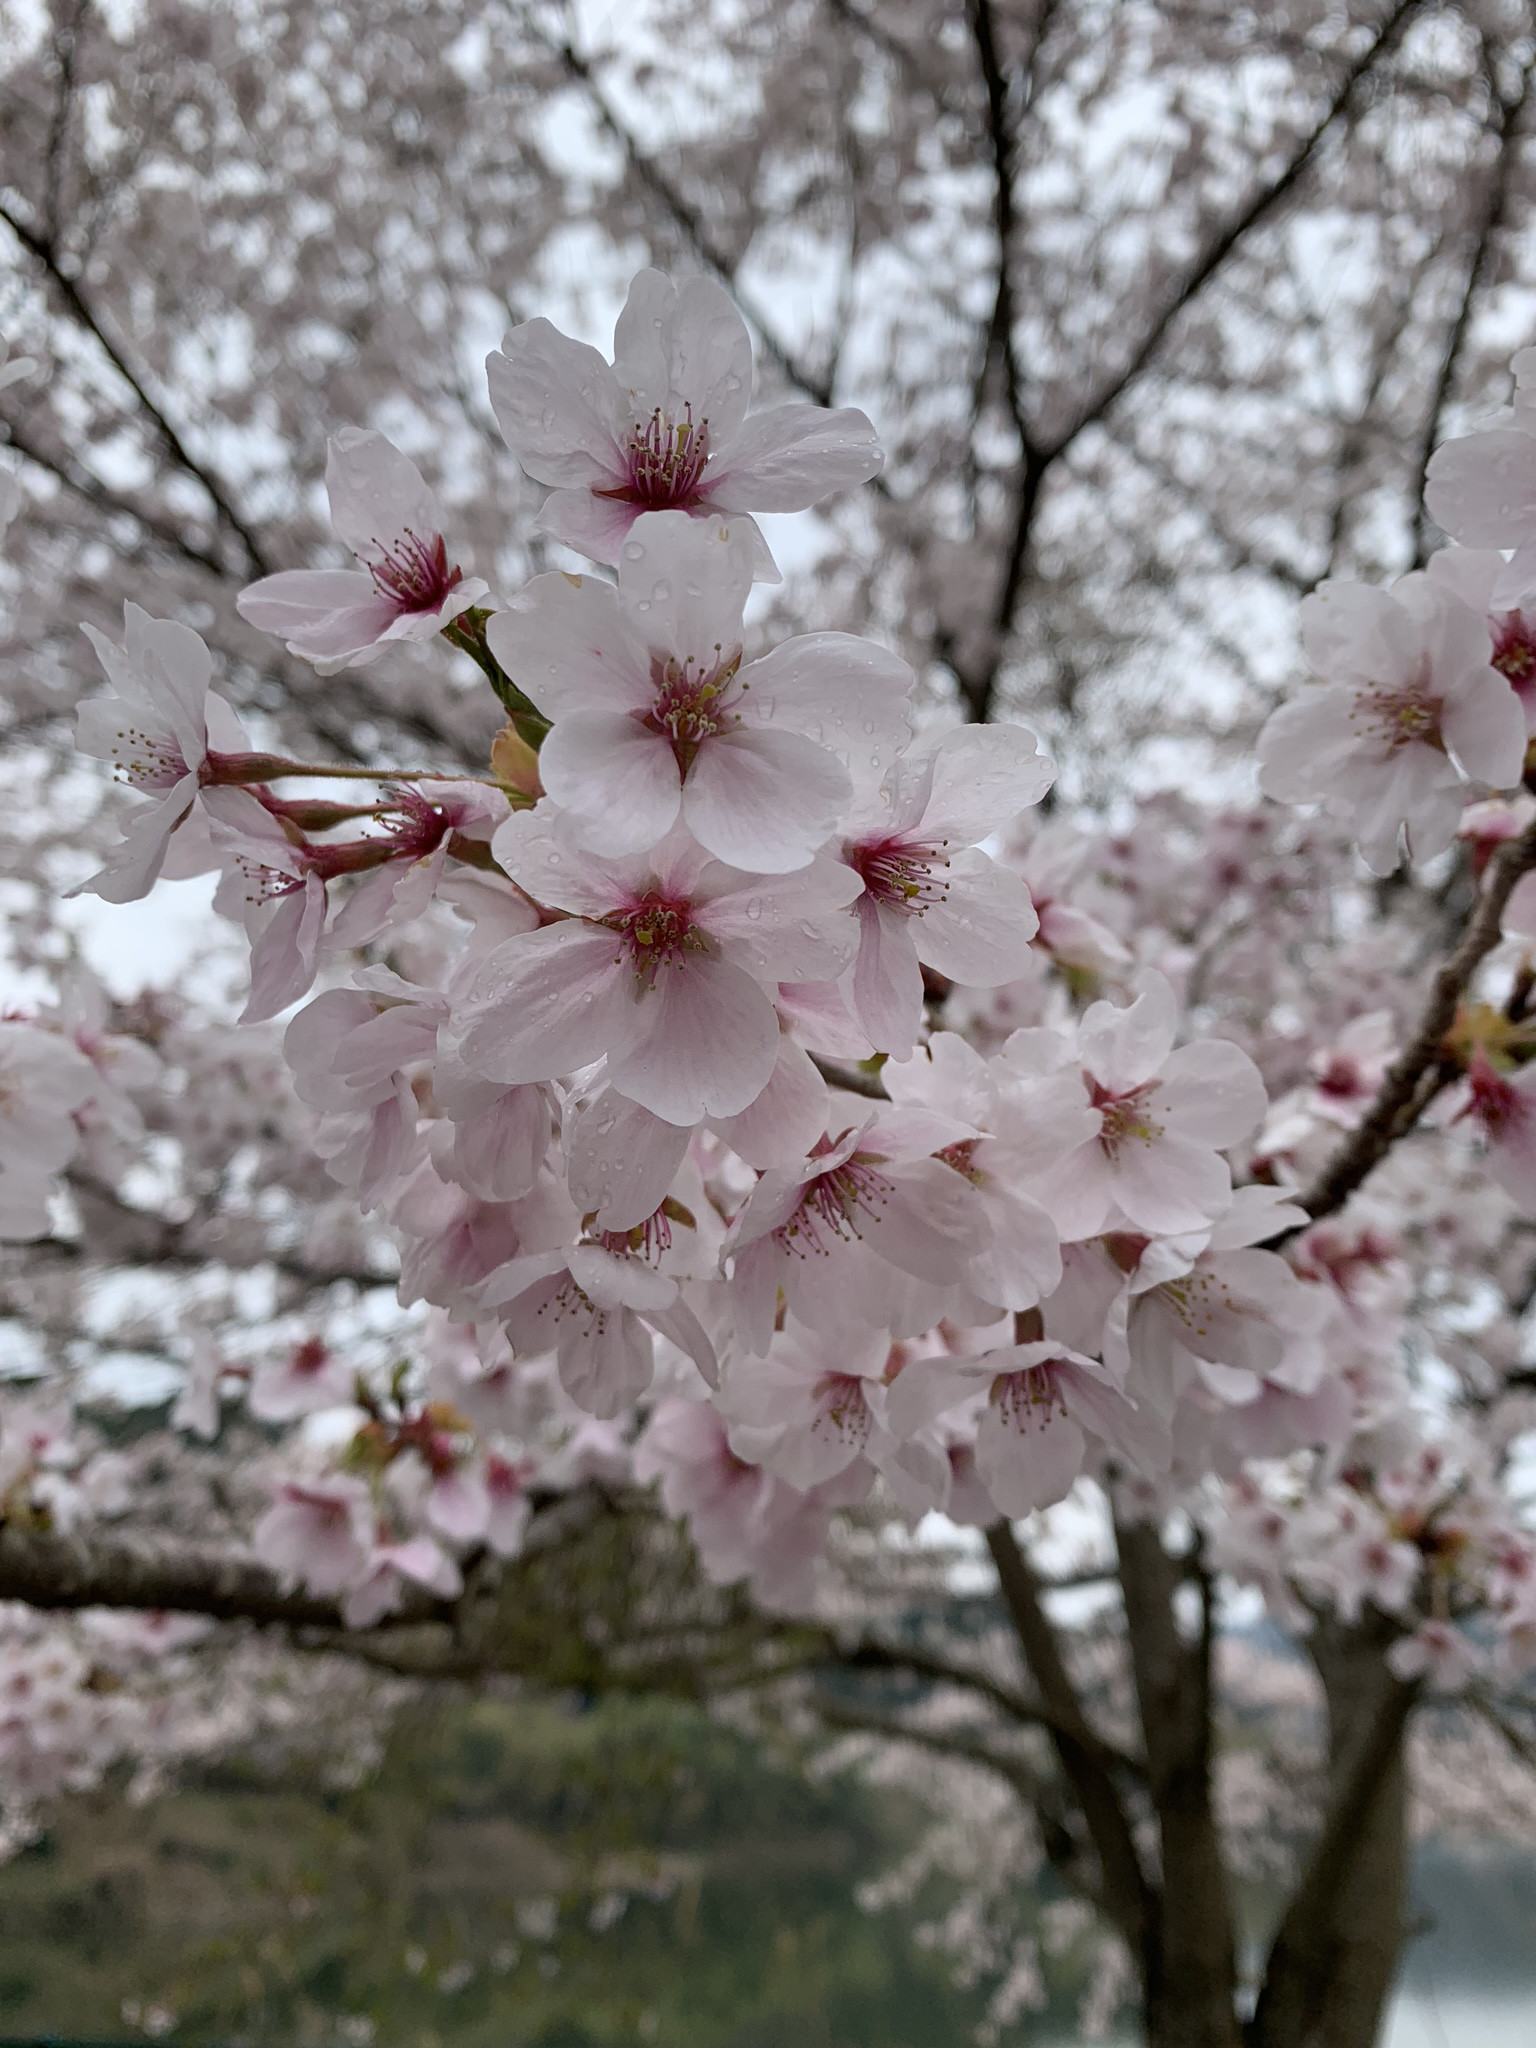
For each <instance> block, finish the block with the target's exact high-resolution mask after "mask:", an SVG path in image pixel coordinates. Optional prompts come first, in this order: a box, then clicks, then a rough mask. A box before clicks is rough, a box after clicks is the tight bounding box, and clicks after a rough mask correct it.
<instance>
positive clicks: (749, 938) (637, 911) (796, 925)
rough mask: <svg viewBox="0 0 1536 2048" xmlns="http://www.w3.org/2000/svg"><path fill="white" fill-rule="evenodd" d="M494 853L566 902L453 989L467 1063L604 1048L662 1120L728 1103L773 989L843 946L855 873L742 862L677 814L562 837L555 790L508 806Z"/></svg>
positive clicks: (632, 1094)
mask: <svg viewBox="0 0 1536 2048" xmlns="http://www.w3.org/2000/svg"><path fill="white" fill-rule="evenodd" d="M493 846H494V850H495V853H496V857H497V859H498V860H499V861H500V862H501V864H502V866H503V867H504V868H505V869H506V871H507V873H508V874H509V875H511V877H512V879H513V880H514V881H515V882H517V883H518V884H519V886H520V887H521V888H523V889H525V890H526V891H527V892H528V894H529V895H530V896H532V897H533V898H534V899H535V901H537V902H541V903H546V904H549V905H551V906H553V907H555V908H557V909H559V910H563V911H565V912H567V913H568V915H567V916H566V917H565V918H564V919H562V920H560V921H559V922H556V923H552V924H548V925H545V926H543V927H542V928H541V929H540V930H538V931H536V932H529V933H527V934H526V935H524V936H519V937H517V938H513V939H509V940H508V941H507V942H506V943H505V944H504V945H502V946H500V947H498V948H497V949H496V951H495V952H493V953H492V954H491V955H490V956H489V957H488V958H487V959H486V960H485V961H484V962H482V964H481V966H480V969H479V972H478V973H477V974H476V975H475V977H474V979H473V981H472V982H471V983H470V985H469V987H468V988H467V989H466V990H465V991H464V994H463V997H462V999H461V1002H460V1004H459V1006H458V1011H457V1028H458V1030H459V1033H460V1046H461V1050H462V1053H463V1058H464V1060H465V1063H466V1064H467V1065H468V1066H470V1067H473V1068H474V1069H476V1071H478V1072H480V1073H483V1074H486V1075H488V1076H489V1077H490V1078H491V1079H492V1080H496V1081H502V1082H509V1083H510V1082H516V1081H547V1080H551V1079H553V1078H554V1077H555V1076H556V1075H558V1074H565V1073H570V1072H572V1071H573V1070H574V1069H575V1068H577V1067H580V1066H584V1065H586V1064H587V1063H588V1062H589V1061H592V1060H596V1059H601V1058H602V1057H604V1055H606V1056H607V1060H608V1075H609V1079H610V1081H611V1083H612V1085H613V1086H614V1087H615V1088H617V1089H618V1091H619V1093H620V1094H621V1095H626V1096H628V1097H629V1098H630V1099H631V1100H632V1101H635V1102H638V1103H640V1104H641V1105H642V1106H643V1107H644V1108H646V1109H649V1110H650V1111H652V1112H653V1114H654V1115H656V1116H659V1117H661V1118H663V1119H664V1120H666V1121H667V1122H670V1123H677V1124H693V1123H697V1122H698V1121H699V1120H700V1119H701V1118H703V1117H706V1116H733V1115H735V1114H736V1113H737V1112H738V1111H740V1110H743V1109H745V1108H746V1107H747V1106H748V1104H749V1103H751V1102H752V1101H753V1100H754V1099H755V1098H756V1097H757V1096H758V1095H759V1094H761V1092H762V1090H763V1089H764V1088H765V1087H766V1086H767V1085H768V1082H769V1079H770V1077H771V1076H772V1074H773V1070H774V1066H775V1064H776V1062H777V1059H778V1051H779V1026H778V1019H777V1017H776V1015H775V1013H774V1007H773V998H772V990H773V988H774V986H775V984H776V983H778V982H779V981H821V980H825V979H827V978H829V977H830V976H833V975H835V974H836V973H837V972H838V970H839V969H840V968H841V967H842V965H843V964H844V962H845V961H846V960H847V959H848V957H849V955H850V953H851V952H852V950H853V943H854V933H853V928H852V925H851V924H850V922H849V920H848V919H847V917H846V916H845V915H844V914H843V913H844V912H845V911H846V909H847V906H848V905H849V904H850V903H851V902H852V900H853V899H854V897H855V896H856V895H857V894H858V885H857V883H856V882H855V881H854V879H853V877H852V876H850V875H849V874H848V873H847V871H846V870H845V869H843V868H841V867H840V866H839V865H838V864H837V863H836V862H835V861H830V860H818V861H817V862H815V863H814V865H812V866H809V867H805V868H801V869H800V870H798V871H797V872H796V873H794V874H789V875H752V874H745V873H743V872H741V871H740V870H739V869H736V868H730V867H726V866H725V865H724V864H723V863H721V862H719V861H716V860H711V859H710V858H709V856H708V855H707V854H706V853H705V852H704V850H703V849H702V848H701V847H700V846H698V845H697V844H696V843H695V842H694V841H693V840H691V839H690V838H689V837H688V836H687V834H686V833H685V832H682V831H681V830H679V831H677V832H675V833H673V834H672V835H671V836H670V837H669V838H668V839H667V840H665V841H664V842H663V843H662V844H661V845H660V846H659V847H657V848H655V849H654V851H653V852H651V853H649V854H645V855H636V856H634V857H633V858H631V859H629V860H606V859H603V858H601V857H599V856H598V855H596V854H590V853H587V852H585V851H583V850H581V849H580V848H578V847H575V846H573V845H570V844H568V843H567V842H566V840H565V838H564V836H563V835H562V832H561V829H560V820H559V817H558V814H557V813H556V812H555V810H554V807H553V806H552V805H548V804H545V805H541V806H540V807H539V809H538V810H537V811H535V812H525V813H523V814H521V815H519V816H515V817H512V818H509V819H508V820H507V822H506V824H505V825H503V826H502V827H501V829H500V831H499V832H498V833H497V835H496V838H495V840H494V842H493Z"/></svg>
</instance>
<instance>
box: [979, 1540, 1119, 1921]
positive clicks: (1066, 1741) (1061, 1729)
mask: <svg viewBox="0 0 1536 2048" xmlns="http://www.w3.org/2000/svg"><path fill="white" fill-rule="evenodd" d="M987 1548H988V1549H989V1550H990V1551H991V1553H992V1561H993V1563H994V1564H995V1565H996V1567H997V1578H998V1585H999V1587H1000V1588H1001V1591H1002V1595H1003V1601H1004V1604H1005V1605H1006V1607H1007V1609H1008V1613H1009V1616H1010V1618H1011V1619H1012V1621H1013V1625H1014V1630H1015V1632H1016V1634H1017V1635H1018V1639H1019V1647H1020V1649H1021V1650H1022V1652H1023V1655H1024V1662H1025V1664H1026V1666H1027V1667H1028V1669H1029V1672H1030V1675H1031V1677H1032V1678H1033V1679H1034V1681H1035V1684H1036V1685H1037V1686H1038V1687H1039V1689H1040V1696H1041V1698H1042V1699H1043V1700H1044V1702H1045V1704H1046V1706H1047V1708H1048V1709H1049V1710H1050V1712H1051V1715H1052V1717H1053V1719H1052V1726H1051V1731H1050V1733H1051V1741H1052V1744H1053V1745H1054V1747H1055V1750H1056V1756H1057V1760H1058V1761H1059V1763H1060V1764H1061V1768H1062V1771H1063V1773H1064V1775H1065V1776H1066V1779H1067V1781H1068V1783H1069V1784H1070V1785H1071V1787H1072V1790H1073V1793H1074V1795H1075V1796H1076V1799H1077V1803H1078V1806H1079V1808H1080V1810H1081V1812H1082V1816H1083V1820H1084V1822H1085V1824H1086V1826H1087V1829H1088V1833H1089V1835H1090V1837H1091V1839H1092V1841H1093V1846H1094V1849H1095V1850H1096V1852H1097V1854H1098V1858H1099V1866H1100V1869H1101V1872H1102V1883H1103V1900H1104V1910H1105V1912H1106V1913H1107V1914H1108V1916H1109V1918H1110V1920H1111V1921H1112V1922H1113V1924H1114V1926H1115V1928H1116V1929H1117V1931H1118V1932H1119V1933H1120V1934H1121V1935H1122V1936H1123V1938H1124V1939H1125V1941H1126V1943H1127V1945H1128V1946H1129V1947H1130V1949H1131V1952H1132V1954H1133V1955H1135V1956H1137V1957H1139V1958H1143V1959H1145V1956H1146V1952H1147V1942H1148V1939H1149V1936H1150V1934H1151V1931H1152V1928H1153V1925H1154V1922H1155V1918H1156V1910H1157V1900H1156V1895H1155V1893H1154V1892H1153V1889H1152V1887H1151V1885H1150V1884H1149V1883H1148V1881H1147V1876H1146V1872H1145V1871H1144V1870H1143V1869H1142V1865H1141V1858H1140V1856H1139V1855H1138V1854H1137V1850H1136V1842H1135V1837H1134V1836H1133V1835H1132V1833H1131V1824H1130V1820H1129V1818H1128V1816H1127V1814H1126V1811H1125V1808H1124V1806H1123V1805H1122V1804H1121V1800H1120V1795H1119V1793H1118V1791H1117V1790H1116V1788H1115V1782H1114V1779H1113V1777H1112V1775H1111V1773H1110V1771H1109V1769H1108V1768H1107V1766H1106V1765H1105V1763H1104V1761H1103V1756H1102V1744H1101V1743H1100V1742H1099V1738H1098V1737H1097V1736H1096V1735H1095V1734H1094V1732H1093V1730H1092V1728H1090V1726H1089V1725H1088V1721H1087V1717H1086V1716H1085V1715H1084V1713H1083V1709H1082V1704H1081V1702H1080V1701H1079V1699H1078V1697H1077V1690H1076V1688H1075V1687H1074V1685H1073V1683H1072V1680H1071V1678H1070V1677H1069V1676H1068V1673H1067V1668H1066V1665H1065V1664H1064V1663H1063V1661H1062V1656H1061V1649H1060V1646H1059V1644H1058V1643H1057V1640H1056V1632H1055V1630H1054V1629H1053V1628H1052V1626H1051V1624H1050V1621H1049V1620H1048V1618H1047V1616H1046V1613H1045V1610H1044V1608H1043V1607H1042V1606H1041V1604H1040V1592H1039V1587H1038V1585H1037V1583H1036V1580H1035V1576H1034V1572H1033V1570H1032V1569H1031V1567H1030V1564H1029V1562H1028V1560H1027V1559H1026V1557H1025V1555H1024V1553H1023V1551H1022V1550H1021V1549H1020V1548H1019V1544H1018V1541H1017V1539H1016V1538H1015V1536H1014V1533H1013V1530H1012V1528H1011V1527H1010V1526H1009V1524H1008V1523H1007V1522H994V1523H993V1524H992V1526H991V1528H990V1529H988V1531H987Z"/></svg>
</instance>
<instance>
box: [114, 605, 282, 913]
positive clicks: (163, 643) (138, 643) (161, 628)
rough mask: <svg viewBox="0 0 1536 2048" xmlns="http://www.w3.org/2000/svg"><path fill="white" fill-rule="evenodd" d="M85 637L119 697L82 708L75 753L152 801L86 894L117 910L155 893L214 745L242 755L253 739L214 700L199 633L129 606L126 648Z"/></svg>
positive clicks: (207, 775) (208, 658) (132, 818)
mask: <svg viewBox="0 0 1536 2048" xmlns="http://www.w3.org/2000/svg"><path fill="white" fill-rule="evenodd" d="M83 630H84V632H85V636H86V638H87V639H88V640H89V641H90V643H91V645H92V646H93V647H94V648H95V650H96V653H97V655H98V657H99V658H100V661H101V665H102V667H103V668H104V669H105V670H106V672H107V678H108V680H109V682H110V683H111V685H112V689H111V691H110V692H109V693H108V694H107V695H106V696H103V697H90V698H87V700H86V701H85V703H83V704H82V705H81V706H80V708H79V710H78V711H77V713H76V714H75V745H76V746H77V747H78V748H79V749H80V751H81V753H83V754H94V755H96V756H97V757H98V758H99V759H101V760H105V761H110V762H111V764H112V769H113V773H114V774H115V775H116V776H117V777H118V779H119V780H120V781H122V782H126V783H127V784H128V786H129V787H130V788H131V789H135V790H137V791H139V792H140V793H141V794H142V795H144V796H146V797H148V798H149V799H150V801H149V802H148V803H147V804H143V805H140V806H139V807H138V808H137V809H135V810H134V811H132V812H131V813H130V814H129V816H128V818H127V819H126V821H125V822H124V825H123V836H122V843H121V845H119V846H118V847H117V848H116V849H115V850H114V851H113V853H112V855H111V857H110V859H109V860H108V862H107V865H106V866H105V867H104V868H103V869H102V870H101V872H100V873H99V874H96V875H93V876H92V877H91V878H90V880H89V881H86V882H82V883H81V884H80V885H79V888H80V890H89V891H90V892H92V893H93V894H94V895H97V896H101V897H103V898H105V900H106V901H107V902H109V903H131V902H133V901H135V900H136V899H137V898H139V897H141V896H147V895H148V893H149V891H150V890H151V889H152V888H153V887H154V885H155V883H156V881H157V880H158V879H159V877H160V875H161V873H162V871H163V870H164V867H165V863H166V856H167V854H168V852H169V850H170V845H171V835H172V834H173V833H174V832H175V831H176V830H177V829H178V827H180V826H182V825H184V824H185V823H186V821H187V818H188V816H189V814H190V812H191V810H192V807H193V804H194V803H195V801H196V799H197V795H198V791H199V789H200V787H201V786H202V784H203V783H204V782H205V781H208V780H211V779H212V776H213V772H214V768H215V767H216V765H217V764H216V763H215V764H212V765H211V764H210V760H209V750H210V747H211V746H212V745H213V744H214V738H215V736H216V738H217V744H218V746H219V747H220V749H222V750H223V751H224V752H226V753H236V752H239V751H241V750H242V749H243V748H244V747H245V744H246V742H245V735H244V734H243V733H242V731H241V730H240V725H239V722H238V720H237V719H236V717H235V714H234V713H233V712H232V711H231V710H230V708H229V706H228V705H227V704H225V703H224V701H223V700H222V699H221V698H219V697H215V696H211V695H210V694H209V688H208V685H209V683H210V682H211V680H212V677H213V657H212V655H211V654H210V653H209V652H208V649H207V648H206V647H205V646H204V645H203V642H202V641H201V640H200V639H199V638H198V636H197V634H196V633H194V632H193V631H192V629H191V627H190V626H183V625H181V624H180V623H179V622H178V621H177V620H175V619H154V618H151V617H150V615H149V613H148V612H146V611H143V610H141V609H140V607H139V606H138V605H136V604H125V605H124V606H123V644H122V646H121V647H119V646H118V645H117V643H116V642H115V641H113V640H109V639H108V638H107V636H106V634H105V633H98V632H97V630H96V629H95V627H94V626H86V627H85V628H84V629H83ZM76 893H79V892H78V891H77V892H76Z"/></svg>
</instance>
